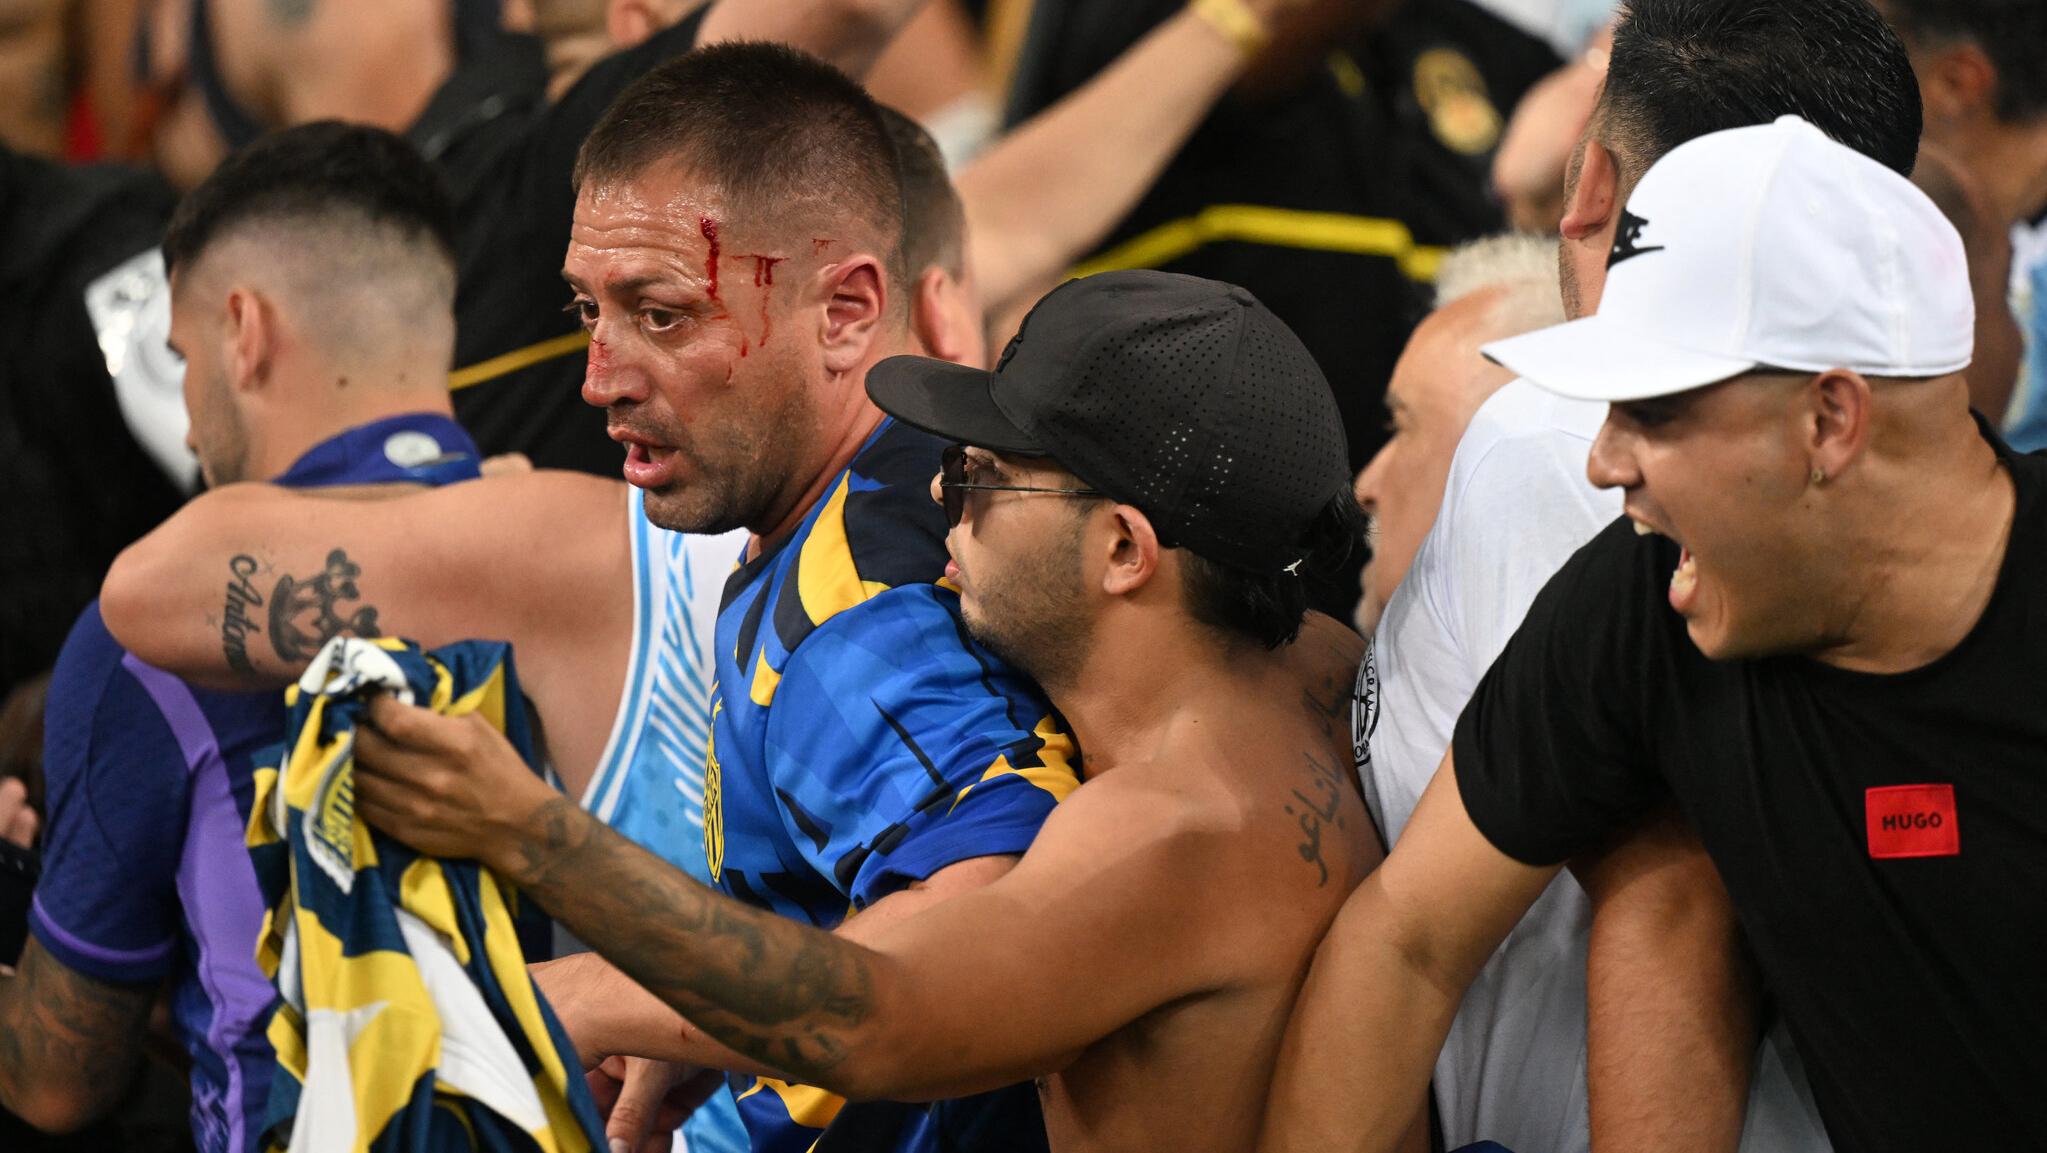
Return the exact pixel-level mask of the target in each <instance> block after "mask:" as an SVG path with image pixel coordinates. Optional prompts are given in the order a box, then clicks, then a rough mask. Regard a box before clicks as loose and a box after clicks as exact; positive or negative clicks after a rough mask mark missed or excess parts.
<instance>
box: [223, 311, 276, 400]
mask: <svg viewBox="0 0 2047 1153" xmlns="http://www.w3.org/2000/svg"><path fill="white" fill-rule="evenodd" d="M221 324H222V329H223V331H222V333H221V336H222V339H223V341H224V342H225V344H226V349H225V351H226V353H227V355H226V356H225V357H224V358H223V363H225V364H226V365H227V379H228V383H229V384H230V385H231V386H233V387H234V389H235V390H236V391H238V392H254V391H257V390H259V389H262V388H264V387H266V386H267V385H268V384H269V383H270V369H271V364H272V362H273V361H274V360H275V358H276V355H277V336H278V333H277V313H276V311H275V310H274V309H272V308H271V306H270V302H269V301H268V300H266V299H264V298H263V295H262V294H261V293H258V292H256V291H255V290H254V289H250V288H246V287H235V288H231V289H229V290H228V294H227V308H226V310H225V312H224V313H223V314H222V320H221Z"/></svg>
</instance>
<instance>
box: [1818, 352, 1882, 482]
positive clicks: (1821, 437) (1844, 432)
mask: <svg viewBox="0 0 2047 1153" xmlns="http://www.w3.org/2000/svg"><path fill="white" fill-rule="evenodd" d="M1805 397H1806V405H1807V411H1806V414H1805V416H1806V421H1807V426H1806V434H1805V435H1806V444H1805V446H1804V447H1805V450H1806V454H1807V455H1808V456H1809V457H1810V458H1811V461H1812V464H1811V468H1812V469H1813V470H1815V475H1816V476H1818V477H1824V478H1826V479H1832V478H1834V477H1838V476H1840V475H1841V474H1842V473H1844V472H1846V471H1847V470H1848V468H1849V467H1850V466H1851V465H1853V464H1854V463H1855V460H1856V459H1857V458H1858V457H1860V456H1861V455H1862V452H1863V450H1864V449H1865V448H1867V447H1868V445H1869V415H1870V411H1869V410H1870V388H1869V381H1867V380H1865V379H1864V378H1863V377H1862V375H1861V374H1860V373H1856V372H1851V371H1849V370H1848V369H1845V368H1833V369H1828V370H1827V371H1826V372H1823V373H1820V374H1819V375H1818V376H1815V377H1813V378H1812V379H1811V380H1810V381H1808V382H1807V383H1806V387H1805ZM1819 483H1825V480H1821V481H1820V482H1819Z"/></svg>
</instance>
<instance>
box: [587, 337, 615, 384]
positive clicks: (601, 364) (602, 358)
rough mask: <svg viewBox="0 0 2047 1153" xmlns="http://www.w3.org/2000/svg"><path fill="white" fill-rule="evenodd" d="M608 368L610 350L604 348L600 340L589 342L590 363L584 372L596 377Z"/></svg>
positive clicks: (609, 364) (609, 365)
mask: <svg viewBox="0 0 2047 1153" xmlns="http://www.w3.org/2000/svg"><path fill="white" fill-rule="evenodd" d="M610 367H611V350H610V349H609V348H607V347H605V344H604V342H603V341H601V340H593V341H591V342H590V362H589V365H588V367H587V369H586V370H585V371H586V373H587V374H588V375H591V376H598V375H602V374H603V373H604V371H605V370H606V369H608V368H610Z"/></svg>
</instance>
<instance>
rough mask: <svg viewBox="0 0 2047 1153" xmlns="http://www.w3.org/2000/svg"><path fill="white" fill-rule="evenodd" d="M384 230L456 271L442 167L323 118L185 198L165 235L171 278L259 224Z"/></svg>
mask: <svg viewBox="0 0 2047 1153" xmlns="http://www.w3.org/2000/svg"><path fill="white" fill-rule="evenodd" d="M270 223H279V224H289V225H295V226H311V227H335V228H341V229H348V230H360V229H364V228H371V229H381V230H385V231H387V232H388V233H390V234H391V235H392V236H393V237H394V238H395V239H397V240H398V241H400V242H401V243H403V244H405V245H407V246H420V245H424V246H426V248H427V249H428V250H429V251H432V252H434V253H436V254H437V255H439V256H440V257H442V258H443V259H444V260H445V261H446V262H447V266H448V270H449V275H450V277H451V278H452V276H453V270H454V267H455V209H454V206H453V204H452V203H451V202H450V201H449V199H448V193H447V190H446V189H445V188H444V187H443V186H442V184H441V180H440V177H439V176H438V175H437V174H436V173H435V172H434V170H433V167H432V166H431V165H429V164H428V163H427V162H426V160H425V159H424V158H423V157H421V156H420V154H419V152H418V151H417V150H416V149H414V148H413V147H412V145H410V144H407V143H406V142H405V141H404V140H403V139H401V138H400V137H398V136H395V135H393V134H392V133H389V132H386V131H384V130H383V129H381V128H371V127H368V126H367V125H362V124H344V123H342V122H340V121H338V120H319V121H314V122H312V123H310V124H301V125H298V126H297V127H293V128H286V129H283V130H282V131H278V132H273V133H270V134H269V135H267V136H264V137H262V138H260V139H258V140H256V141H255V142H254V143H252V144H250V145H249V146H248V147H246V148H243V149H241V150H239V151H237V152H236V153H234V154H233V155H232V156H229V157H228V158H227V159H226V160H224V161H222V162H221V164H220V167H218V168H216V169H214V170H213V174H212V175H211V176H208V177H207V178H206V179H205V181H203V182H202V183H201V184H200V185H199V186H198V187H197V188H194V189H193V190H192V191H191V192H189V193H186V195H185V198H184V199H183V200H181V201H179V203H178V207H177V211H175V212H174V213H172V214H171V222H170V226H169V228H168V229H167V230H166V231H165V233H164V239H163V261H164V268H165V271H166V272H170V271H174V270H176V269H178V268H181V267H189V266H191V265H192V264H194V263H196V262H197V261H198V259H199V257H200V256H202V255H204V253H205V252H206V250H207V248H208V247H210V246H211V245H213V244H214V243H215V242H216V241H218V240H220V239H222V238H223V237H225V236H227V235H229V234H231V233H234V232H238V231H240V230H241V229H243V228H244V227H246V226H249V225H253V224H270Z"/></svg>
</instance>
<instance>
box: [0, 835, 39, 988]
mask: <svg viewBox="0 0 2047 1153" xmlns="http://www.w3.org/2000/svg"><path fill="white" fill-rule="evenodd" d="M41 872H42V856H41V854H39V853H37V852H36V851H35V850H34V849H24V848H22V847H21V846H19V845H16V844H14V843H13V842H11V841H6V840H0V965H12V964H14V963H15V961H16V960H18V959H19V958H20V957H21V947H22V946H23V945H25V944H27V943H28V905H29V899H30V898H31V897H32V896H34V894H35V890H36V876H37V874H39V873H41Z"/></svg>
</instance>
